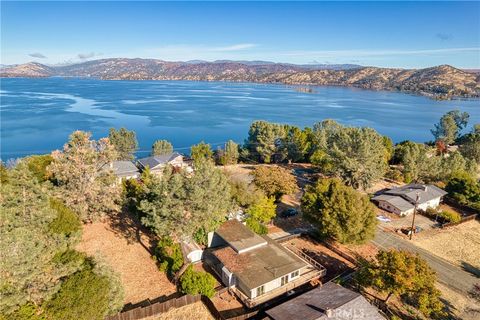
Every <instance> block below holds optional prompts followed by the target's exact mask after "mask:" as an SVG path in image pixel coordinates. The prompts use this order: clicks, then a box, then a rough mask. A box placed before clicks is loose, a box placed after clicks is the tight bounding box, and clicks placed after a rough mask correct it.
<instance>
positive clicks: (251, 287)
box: [204, 219, 325, 307]
mask: <svg viewBox="0 0 480 320" xmlns="http://www.w3.org/2000/svg"><path fill="white" fill-rule="evenodd" d="M208 240H209V249H208V250H207V251H206V252H205V255H204V260H205V262H206V263H207V264H208V265H209V266H210V267H211V269H212V270H213V271H214V272H215V273H216V274H217V275H218V276H219V277H220V278H221V279H222V282H223V284H224V285H225V286H227V287H229V288H230V289H231V290H232V291H233V292H235V294H236V295H237V296H238V297H239V298H240V299H241V300H242V301H243V302H244V303H245V304H246V305H247V307H253V306H256V305H258V304H261V303H263V302H265V301H268V300H270V299H272V298H274V297H276V296H279V295H281V294H285V293H286V292H287V291H289V290H291V289H294V288H296V287H298V286H300V285H302V284H305V283H307V282H309V281H311V280H313V279H317V278H319V277H320V276H322V275H323V274H324V272H325V269H324V268H323V267H322V268H323V269H320V270H319V268H318V267H315V266H313V265H312V264H310V263H309V262H307V261H306V260H304V259H303V258H301V257H300V256H298V255H296V254H295V253H293V252H292V251H290V250H288V249H287V248H285V247H284V246H282V245H281V244H279V243H277V242H276V241H274V240H272V239H270V238H269V237H267V236H260V235H258V234H256V233H254V232H253V231H251V230H250V229H249V228H247V227H246V226H245V225H243V224H242V223H241V222H239V221H238V220H235V219H232V220H229V221H227V222H225V223H223V224H222V225H221V226H220V227H219V228H218V230H217V231H215V232H213V233H210V234H209V239H208Z"/></svg>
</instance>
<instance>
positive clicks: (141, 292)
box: [77, 222, 176, 304]
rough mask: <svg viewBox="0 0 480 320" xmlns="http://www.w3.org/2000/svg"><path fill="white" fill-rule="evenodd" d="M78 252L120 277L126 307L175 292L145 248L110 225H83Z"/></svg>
mask: <svg viewBox="0 0 480 320" xmlns="http://www.w3.org/2000/svg"><path fill="white" fill-rule="evenodd" d="M142 242H145V241H143V240H142ZM77 249H78V250H80V251H83V252H85V253H87V254H89V255H92V256H99V257H100V258H102V259H103V260H105V261H106V262H107V263H108V264H109V265H110V266H111V267H112V268H113V270H115V271H116V272H117V273H118V274H119V275H120V278H121V281H122V284H123V288H124V290H125V304H127V303H132V304H135V303H138V302H141V301H143V300H145V299H155V298H157V297H161V296H168V295H170V294H172V293H174V292H176V288H175V286H174V285H173V284H172V283H171V282H170V281H169V280H168V279H167V277H166V275H165V274H164V273H163V272H161V271H159V270H158V267H157V266H156V264H155V262H154V261H153V259H152V257H151V256H150V253H149V252H148V251H147V250H146V249H145V247H143V246H142V244H141V243H140V242H139V241H138V240H137V239H135V238H133V237H129V236H128V235H127V234H125V233H123V232H120V231H119V230H117V229H116V228H114V227H113V226H112V224H111V223H109V222H96V223H92V224H86V225H84V227H83V236H82V241H81V242H80V244H79V245H78V248H77Z"/></svg>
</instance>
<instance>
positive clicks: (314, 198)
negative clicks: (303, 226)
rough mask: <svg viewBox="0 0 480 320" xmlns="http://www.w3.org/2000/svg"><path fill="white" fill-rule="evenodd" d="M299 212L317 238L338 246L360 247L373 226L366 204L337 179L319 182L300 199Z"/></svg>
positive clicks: (372, 212)
mask: <svg viewBox="0 0 480 320" xmlns="http://www.w3.org/2000/svg"><path fill="white" fill-rule="evenodd" d="M302 212H303V213H304V215H305V217H306V218H307V219H308V220H309V221H311V222H312V223H313V224H315V225H316V226H317V227H318V231H319V232H320V234H322V235H324V236H327V237H330V238H333V239H335V240H337V241H338V242H340V243H364V242H366V241H368V240H370V239H372V238H373V236H374V234H375V226H376V223H377V220H376V215H375V208H374V207H373V205H372V204H371V203H370V200H369V199H368V198H367V197H366V196H364V195H362V194H360V193H358V192H357V191H355V190H354V189H353V188H352V187H349V186H345V185H344V184H343V183H342V182H341V181H340V180H339V179H322V180H319V181H318V182H317V184H316V185H314V186H309V187H308V188H307V190H306V192H305V194H304V195H303V197H302Z"/></svg>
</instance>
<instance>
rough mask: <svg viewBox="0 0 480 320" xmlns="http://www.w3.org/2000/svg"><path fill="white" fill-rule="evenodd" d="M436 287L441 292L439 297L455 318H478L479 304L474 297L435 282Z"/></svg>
mask: <svg viewBox="0 0 480 320" xmlns="http://www.w3.org/2000/svg"><path fill="white" fill-rule="evenodd" d="M437 288H438V289H439V290H440V291H441V292H442V298H441V299H442V300H443V302H444V303H445V304H446V305H447V306H448V307H449V311H450V312H451V313H452V314H453V315H454V316H455V317H457V319H462V320H476V319H480V304H479V303H478V302H476V301H475V300H474V299H472V298H470V297H467V296H465V295H463V294H461V293H458V292H456V291H453V290H451V289H450V288H448V287H447V286H444V285H442V284H440V283H437Z"/></svg>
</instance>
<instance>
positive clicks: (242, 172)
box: [218, 164, 258, 183]
mask: <svg viewBox="0 0 480 320" xmlns="http://www.w3.org/2000/svg"><path fill="white" fill-rule="evenodd" d="M256 166H258V165H253V164H233V165H228V166H219V167H218V168H220V169H221V170H223V172H224V173H225V174H226V175H227V176H228V177H230V179H232V180H235V181H245V182H246V183H251V182H252V181H253V175H252V171H253V170H255V167H256Z"/></svg>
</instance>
